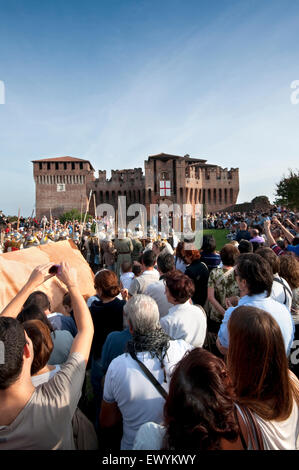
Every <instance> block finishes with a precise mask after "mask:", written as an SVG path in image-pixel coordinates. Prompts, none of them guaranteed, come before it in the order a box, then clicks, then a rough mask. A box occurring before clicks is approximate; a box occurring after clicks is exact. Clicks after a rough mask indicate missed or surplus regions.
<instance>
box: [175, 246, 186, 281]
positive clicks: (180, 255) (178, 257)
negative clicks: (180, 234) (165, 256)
mask: <svg viewBox="0 0 299 470" xmlns="http://www.w3.org/2000/svg"><path fill="white" fill-rule="evenodd" d="M175 269H178V270H179V271H181V272H182V273H183V274H184V273H185V271H186V263H185V260H184V242H179V243H178V244H177V247H176V250H175Z"/></svg>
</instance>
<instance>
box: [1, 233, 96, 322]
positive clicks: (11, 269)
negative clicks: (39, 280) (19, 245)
mask: <svg viewBox="0 0 299 470" xmlns="http://www.w3.org/2000/svg"><path fill="white" fill-rule="evenodd" d="M62 261H67V262H68V263H69V264H70V266H71V267H73V268H75V269H76V271H77V277H78V284H79V288H80V291H81V294H82V295H83V296H84V297H85V299H87V298H88V297H90V296H91V295H94V294H95V290H94V284H93V279H94V274H93V272H92V270H91V269H90V267H89V264H88V263H87V262H86V260H85V259H84V257H83V256H82V254H81V252H80V251H79V250H78V248H77V247H76V245H75V243H74V242H73V241H72V240H65V241H60V242H56V243H54V242H53V243H51V242H50V243H48V244H46V245H40V246H36V247H31V248H25V249H23V250H19V251H13V252H10V253H3V254H0V311H2V310H3V309H4V307H6V305H7V304H8V303H9V302H10V301H11V300H12V299H13V297H14V296H15V295H16V294H17V293H18V291H19V290H20V289H21V288H22V287H23V286H24V284H25V283H26V281H27V280H28V278H29V276H30V274H31V272H32V271H33V269H34V268H35V267H36V266H39V265H41V264H46V263H49V262H52V263H53V264H60V263H61V262H62ZM37 290H41V291H43V292H45V293H46V294H47V296H48V297H49V300H50V303H51V309H52V312H61V313H63V309H62V299H63V296H64V294H65V292H67V288H66V286H65V285H64V284H63V283H62V282H60V280H59V279H58V278H57V277H56V276H54V277H53V278H51V279H49V280H48V281H46V282H45V283H44V284H42V285H41V286H40V287H38V289H37Z"/></svg>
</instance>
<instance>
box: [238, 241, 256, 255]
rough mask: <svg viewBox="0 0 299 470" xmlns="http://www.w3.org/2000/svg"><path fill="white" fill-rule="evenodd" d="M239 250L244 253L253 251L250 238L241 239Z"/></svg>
mask: <svg viewBox="0 0 299 470" xmlns="http://www.w3.org/2000/svg"><path fill="white" fill-rule="evenodd" d="M238 250H239V252H240V253H241V254H242V253H253V246H252V243H251V242H250V241H248V240H240V243H239V246H238Z"/></svg>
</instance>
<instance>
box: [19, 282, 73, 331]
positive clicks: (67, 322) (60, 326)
mask: <svg viewBox="0 0 299 470" xmlns="http://www.w3.org/2000/svg"><path fill="white" fill-rule="evenodd" d="M30 304H34V305H37V306H38V307H39V308H40V309H41V310H42V311H43V312H44V314H45V315H47V318H48V320H49V321H50V322H51V324H52V325H53V328H54V330H66V331H69V332H70V333H71V335H72V336H73V337H75V336H76V334H77V328H76V324H75V322H74V320H73V319H72V318H71V317H66V316H65V315H63V314H62V313H57V312H53V313H52V312H51V304H50V301H49V298H48V296H47V294H45V293H44V292H42V291H36V292H33V293H32V294H31V295H29V297H28V299H26V302H25V303H24V308H26V307H27V306H28V305H30Z"/></svg>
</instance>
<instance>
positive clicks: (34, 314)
mask: <svg viewBox="0 0 299 470" xmlns="http://www.w3.org/2000/svg"><path fill="white" fill-rule="evenodd" d="M17 320H18V321H19V322H21V323H24V322H25V321H29V320H40V321H41V322H43V323H44V324H45V325H46V326H47V327H48V328H49V330H50V331H51V332H52V331H54V328H53V326H52V324H51V322H50V321H49V320H48V317H47V315H45V313H44V312H43V310H42V309H41V308H40V307H39V306H38V305H35V304H30V303H29V305H27V307H23V309H22V310H21V311H20V313H19V315H18V316H17Z"/></svg>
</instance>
